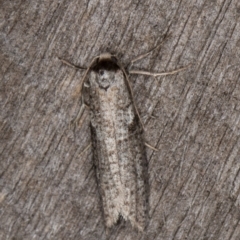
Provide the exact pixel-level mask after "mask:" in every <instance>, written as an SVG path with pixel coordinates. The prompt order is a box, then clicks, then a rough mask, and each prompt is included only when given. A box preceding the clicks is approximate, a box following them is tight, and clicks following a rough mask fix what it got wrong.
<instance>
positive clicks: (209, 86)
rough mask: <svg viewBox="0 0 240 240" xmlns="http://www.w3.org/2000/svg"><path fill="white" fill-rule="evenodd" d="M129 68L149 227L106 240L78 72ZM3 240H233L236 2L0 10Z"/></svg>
mask: <svg viewBox="0 0 240 240" xmlns="http://www.w3.org/2000/svg"><path fill="white" fill-rule="evenodd" d="M164 35H168V36H169V37H168V38H167V39H166V40H165V41H164V43H163V45H162V46H161V48H159V49H156V50H155V51H153V52H152V53H151V54H150V55H149V56H148V57H147V58H146V59H144V60H142V61H139V62H137V64H135V66H134V67H133V68H132V69H141V70H151V71H155V72H159V71H161V72H164V71H169V70H173V69H176V68H179V67H182V66H186V65H188V64H190V63H191V64H192V65H191V66H190V67H189V68H188V69H187V70H185V71H183V72H180V73H178V74H175V75H171V76H166V77H157V78H155V79H154V78H153V77H148V76H137V75H133V76H131V77H130V79H131V83H132V87H133V93H134V98H135V101H136V105H137V108H138V109H139V112H140V115H141V118H142V121H143V122H144V126H145V139H146V141H147V143H149V144H150V145H152V146H154V147H155V148H158V149H159V151H158V152H156V151H153V150H152V149H149V148H148V149H147V157H148V162H149V187H150V189H149V211H148V212H149V222H148V224H147V226H146V230H145V232H144V233H138V232H137V231H136V230H134V229H132V228H131V226H130V224H129V223H124V222H122V223H120V224H119V225H117V226H115V227H113V228H112V229H110V230H109V232H108V233H107V234H106V232H105V228H104V220H103V214H102V207H101V202H100V196H99V193H98V189H97V181H96V177H95V171H94V167H93V162H92V151H91V148H89V149H87V150H86V151H84V149H85V148H86V147H87V146H88V145H89V144H90V142H91V137H90V131H89V115H88V110H87V109H86V110H85V111H84V113H83V116H82V118H81V120H80V121H79V123H78V126H77V127H76V128H73V127H72V126H71V122H72V120H73V119H74V118H75V117H76V115H77V114H78V111H79V110H80V95H79V83H80V79H81V77H82V76H83V74H84V71H81V70H79V71H77V70H75V69H73V68H71V67H69V66H67V65H64V64H62V63H61V62H60V61H59V59H58V57H62V58H64V59H66V60H69V61H70V62H72V63H74V64H77V65H81V66H87V65H88V64H89V63H90V61H91V59H92V58H93V57H94V56H96V55H98V54H100V53H102V52H105V51H109V52H111V53H113V54H116V55H117V56H119V57H120V59H121V60H122V62H123V64H125V65H126V64H127V63H129V61H130V60H131V59H133V58H134V57H136V56H138V55H140V54H142V53H145V52H147V51H148V50H150V49H152V48H153V47H154V46H156V45H158V44H159V43H160V42H161V41H162V39H163V38H164ZM0 64H1V68H0V69H1V70H0V204H1V205H0V208H1V211H0V214H1V215H0V239H3V240H6V239H11V240H13V239H15V240H20V239H24V240H26V239H27V240H28V239H90V240H91V239H98V240H99V239H107V238H108V239H134V240H135V239H164V240H168V239H193V240H195V239H217V240H228V239H231V240H235V239H236V240H237V239H240V71H239V67H240V3H239V1H238V0H211V1H209V0H199V1H186V0H183V1H178V0H172V1H163V0H160V1H159V0H149V1H135V0H133V1H127V0H123V1H122V0H121V1H120V0H114V1H110V0H109V1H101V0H99V1H98V0H90V1H87V0H86V1H80V0H79V1H77V0H68V1H66V0H63V1H57V0H52V1H49V0H39V1H24V0H23V1H20V0H19V1H7V0H5V1H4V0H3V1H0Z"/></svg>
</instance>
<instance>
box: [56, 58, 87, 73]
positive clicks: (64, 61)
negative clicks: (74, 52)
mask: <svg viewBox="0 0 240 240" xmlns="http://www.w3.org/2000/svg"><path fill="white" fill-rule="evenodd" d="M58 59H59V60H60V61H61V62H62V63H63V64H66V65H68V66H69V67H72V68H75V69H78V70H79V69H82V70H86V69H87V68H85V67H80V66H77V65H75V64H73V63H70V62H68V61H66V60H64V59H62V58H59V57H58Z"/></svg>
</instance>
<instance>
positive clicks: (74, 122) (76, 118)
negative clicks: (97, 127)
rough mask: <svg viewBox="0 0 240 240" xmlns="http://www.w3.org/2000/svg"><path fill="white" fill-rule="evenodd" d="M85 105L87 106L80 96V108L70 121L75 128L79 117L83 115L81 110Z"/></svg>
mask: <svg viewBox="0 0 240 240" xmlns="http://www.w3.org/2000/svg"><path fill="white" fill-rule="evenodd" d="M85 107H89V106H88V105H87V104H85V103H84V99H83V96H82V101H81V107H80V110H79V112H78V114H77V116H76V117H75V118H74V119H73V120H72V121H71V123H70V126H71V127H74V128H76V127H77V126H78V122H79V121H80V119H81V118H82V116H83V112H84V110H85Z"/></svg>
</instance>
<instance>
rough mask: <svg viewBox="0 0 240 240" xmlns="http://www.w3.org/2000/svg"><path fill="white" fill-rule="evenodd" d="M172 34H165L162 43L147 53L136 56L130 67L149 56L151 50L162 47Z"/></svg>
mask: <svg viewBox="0 0 240 240" xmlns="http://www.w3.org/2000/svg"><path fill="white" fill-rule="evenodd" d="M170 36H171V34H169V35H166V34H165V36H164V37H163V40H162V42H161V43H160V44H158V45H157V46H155V47H154V48H153V49H151V50H150V51H148V52H147V53H144V54H141V55H139V56H138V57H136V58H135V59H133V60H131V62H130V64H129V65H130V66H129V67H131V66H132V65H133V64H134V63H135V62H137V61H139V60H141V59H143V58H145V57H147V56H148V55H149V54H150V53H151V52H153V51H154V50H156V49H158V48H160V47H161V46H162V44H163V43H164V42H165V41H166V40H167V39H168V38H169V37H170Z"/></svg>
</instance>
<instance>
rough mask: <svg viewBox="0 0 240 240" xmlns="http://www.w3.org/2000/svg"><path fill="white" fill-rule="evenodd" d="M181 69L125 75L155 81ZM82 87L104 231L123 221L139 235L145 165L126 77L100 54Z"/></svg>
mask: <svg viewBox="0 0 240 240" xmlns="http://www.w3.org/2000/svg"><path fill="white" fill-rule="evenodd" d="M147 54H148V53H147ZM147 54H145V55H142V56H141V57H139V58H137V59H136V60H139V59H141V58H143V57H145V56H146V55H147ZM136 60H134V61H136ZM134 61H132V63H133V62H134ZM64 62H65V61H64ZM65 63H67V62H65ZM67 64H68V63H67ZM183 69H185V68H182V69H178V70H175V71H172V72H169V73H150V72H146V71H130V72H129V73H131V74H145V75H152V76H154V77H155V76H160V75H168V74H174V73H175V72H178V71H181V70H183ZM83 83H85V85H86V86H87V87H86V89H87V93H88V94H87V95H88V101H89V103H88V105H89V108H90V114H91V118H90V119H91V120H90V129H91V135H92V149H93V158H94V163H95V166H96V176H97V181H98V187H99V193H100V196H101V200H102V206H103V215H104V219H105V225H106V227H107V228H110V227H112V226H113V225H114V224H116V223H117V222H118V220H119V219H121V218H122V219H124V220H126V221H129V222H130V223H131V225H132V226H133V227H135V228H136V229H138V230H139V231H143V230H144V228H145V225H146V220H147V205H148V171H147V159H146V154H145V142H144V139H143V126H142V123H141V120H140V117H139V113H138V111H137V108H136V106H135V103H134V100H133V94H132V89H131V86H130V83H129V78H128V74H127V72H126V70H125V68H124V67H123V66H122V64H121V63H120V61H119V60H118V58H117V57H116V56H114V55H111V54H110V53H104V54H101V55H99V56H97V57H95V58H94V59H93V60H92V62H91V63H90V65H89V67H88V68H87V70H86V72H85V74H84V77H83V80H82V82H81V84H82V85H83Z"/></svg>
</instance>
